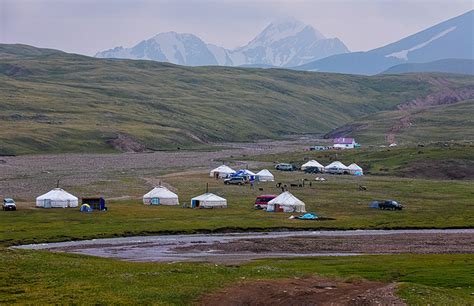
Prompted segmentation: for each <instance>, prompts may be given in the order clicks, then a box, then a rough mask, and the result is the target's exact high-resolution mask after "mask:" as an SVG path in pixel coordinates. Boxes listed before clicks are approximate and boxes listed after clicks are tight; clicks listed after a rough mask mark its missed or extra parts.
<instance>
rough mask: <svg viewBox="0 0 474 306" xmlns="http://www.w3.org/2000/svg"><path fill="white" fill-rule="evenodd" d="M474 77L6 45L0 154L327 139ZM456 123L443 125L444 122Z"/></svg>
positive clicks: (0, 61)
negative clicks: (123, 140) (115, 56)
mask: <svg viewBox="0 0 474 306" xmlns="http://www.w3.org/2000/svg"><path fill="white" fill-rule="evenodd" d="M433 79H442V82H443V84H445V85H444V86H446V87H448V88H451V89H456V88H467V87H470V86H472V84H473V80H474V77H469V76H455V75H436V74H433V75H432V74H429V75H398V76H397V75H382V76H374V77H365V76H351V75H341V74H328V73H308V72H298V71H289V70H283V69H244V68H229V67H181V66H175V65H171V64H163V63H157V62H152V61H133V60H104V59H95V58H90V57H85V56H79V55H72V54H67V53H61V52H54V51H52V50H43V49H36V48H32V47H28V46H21V45H0V113H1V115H0V154H33V153H50V152H55V153H61V152H111V151H113V150H114V148H112V147H111V146H110V145H108V143H107V140H110V139H111V138H114V137H116V136H117V135H118V134H119V133H122V134H126V135H129V136H131V137H132V138H133V139H135V140H137V141H138V142H140V143H142V144H144V145H145V146H146V147H148V148H150V149H153V150H160V149H176V147H178V146H179V147H181V148H194V147H196V146H199V145H202V144H203V143H208V142H222V141H251V140H255V139H262V138H272V139H279V138H282V137H284V136H285V135H294V134H316V135H322V134H324V133H326V132H329V131H330V130H332V129H334V128H337V127H339V126H341V125H344V124H346V123H349V122H352V121H353V120H354V118H361V117H363V116H366V115H370V114H376V113H378V112H380V111H389V110H394V109H395V107H396V105H398V104H401V103H405V102H407V101H411V100H413V99H415V98H419V97H425V96H426V95H428V94H430V93H433V92H436V91H438V90H439V87H438V85H436V84H435V82H433ZM447 122H449V121H447V120H445V123H447Z"/></svg>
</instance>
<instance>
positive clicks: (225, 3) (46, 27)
mask: <svg viewBox="0 0 474 306" xmlns="http://www.w3.org/2000/svg"><path fill="white" fill-rule="evenodd" d="M473 3H474V0H360V1H359V0H277V1H271V0H260V1H258V0H253V1H247V0H155V1H152V0H95V1H93V0H0V42H1V43H24V44H29V45H34V46H38V47H48V48H54V49H60V50H64V51H67V52H74V53H81V54H86V55H94V54H95V53H96V52H98V51H102V50H105V49H109V48H112V47H115V46H124V47H130V46H133V45H135V44H136V43H138V42H140V41H141V40H143V39H147V38H150V37H151V36H153V35H155V34H157V33H159V32H167V31H176V32H182V33H193V34H196V35H197V36H199V37H200V38H201V39H203V40H204V41H205V42H208V43H213V44H217V45H220V46H223V47H226V48H234V47H237V46H241V45H245V44H246V43H247V42H248V41H250V40H251V39H252V38H253V37H254V36H255V35H257V34H258V33H259V32H260V31H261V30H262V29H263V28H264V27H265V26H266V25H267V24H268V23H270V22H271V21H272V20H274V19H276V18H279V17H294V18H297V19H300V20H301V21H303V22H305V23H307V24H310V25H312V26H314V27H315V28H317V29H318V30H319V31H320V32H322V33H323V34H324V35H325V36H327V37H338V38H340V39H341V40H342V41H343V42H344V43H345V44H346V45H347V46H348V47H349V49H350V50H351V51H362V50H370V49H372V48H376V47H379V46H382V45H385V44H387V43H390V42H393V41H396V40H398V39H400V38H403V37H405V36H407V35H410V34H413V33H416V32H418V31H420V30H423V29H425V28H427V27H430V26H432V25H434V24H436V23H439V22H441V21H444V20H446V19H449V18H452V17H455V16H457V15H460V14H462V13H465V12H467V11H469V10H472V9H473Z"/></svg>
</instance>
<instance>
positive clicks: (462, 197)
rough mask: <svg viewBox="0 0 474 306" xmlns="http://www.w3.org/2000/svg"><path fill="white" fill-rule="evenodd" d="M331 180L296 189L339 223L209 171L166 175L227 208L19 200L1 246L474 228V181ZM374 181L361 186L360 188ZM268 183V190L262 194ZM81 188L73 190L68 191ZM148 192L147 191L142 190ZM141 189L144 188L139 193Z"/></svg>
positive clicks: (6, 218)
mask: <svg viewBox="0 0 474 306" xmlns="http://www.w3.org/2000/svg"><path fill="white" fill-rule="evenodd" d="M305 177H306V178H308V179H311V178H312V177H314V176H310V175H305V174H303V173H298V172H294V173H282V172H278V173H276V180H277V181H280V182H284V183H287V184H289V183H291V182H297V181H298V180H300V179H301V178H305ZM327 178H328V181H326V182H324V183H317V182H313V183H312V187H308V186H307V187H305V188H301V189H299V188H295V189H292V190H291V191H292V192H293V194H295V195H296V196H297V197H298V198H300V199H301V200H303V201H304V202H305V203H306V210H307V211H310V212H316V213H318V214H320V215H322V216H327V217H332V218H335V220H328V221H320V222H304V221H300V220H290V219H288V217H289V215H290V214H287V213H267V212H264V211H255V210H254V209H253V203H254V201H255V197H256V196H257V195H259V194H262V193H275V194H279V193H280V192H281V191H280V190H279V189H277V188H276V187H275V185H274V183H262V184H259V185H257V186H256V188H255V189H250V187H249V186H224V185H223V183H222V181H216V180H214V179H212V178H209V177H208V176H207V175H206V174H195V175H181V176H169V177H165V178H164V179H163V181H164V182H165V183H168V184H171V185H172V186H173V187H174V188H176V190H177V192H178V194H179V197H180V202H181V203H182V202H187V203H189V202H190V199H191V198H192V197H193V196H196V195H199V194H201V193H203V192H204V191H205V186H206V183H208V184H209V190H210V191H211V192H214V193H216V194H219V195H222V196H224V197H225V198H227V200H228V208H227V209H214V210H203V209H183V208H181V207H177V206H174V207H166V206H145V205H143V204H141V200H140V199H136V200H124V201H111V202H110V203H109V211H108V212H105V213H101V212H94V213H91V214H84V213H80V212H79V211H78V209H39V208H32V207H33V204H32V203H31V204H20V209H19V210H18V211H17V212H14V213H10V212H4V213H2V222H1V223H0V237H1V239H0V244H2V245H12V244H21V243H33V242H37V243H39V242H46V241H63V240H71V239H72V240H73V239H87V238H99V237H115V236H131V235H151V234H157V233H164V234H166V233H194V232H210V231H219V230H223V229H226V230H229V229H230V230H270V229H275V228H306V229H309V228H321V229H356V228H370V229H374V228H453V227H459V228H462V227H473V226H474V203H473V202H472V182H469V181H468V182H462V181H452V182H446V181H437V180H420V179H404V178H394V177H374V176H366V177H348V176H344V177H343V176H328V177H327ZM359 185H365V186H367V188H368V190H367V191H359V190H358V186H359ZM257 187H262V188H263V189H264V191H259V190H258V188H257ZM69 191H71V192H73V193H74V190H69ZM146 191H147V190H145V189H143V194H144V193H145V192H146ZM137 192H139V191H137ZM373 199H396V200H398V201H400V202H401V203H403V204H404V205H406V209H404V210H403V211H400V212H392V211H380V210H376V209H369V208H368V205H369V203H370V201H371V200H373ZM26 206H27V207H26Z"/></svg>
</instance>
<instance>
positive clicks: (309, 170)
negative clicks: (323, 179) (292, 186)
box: [304, 167, 322, 173]
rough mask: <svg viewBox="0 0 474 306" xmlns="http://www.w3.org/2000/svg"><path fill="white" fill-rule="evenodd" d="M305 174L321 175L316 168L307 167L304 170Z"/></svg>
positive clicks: (319, 170)
mask: <svg viewBox="0 0 474 306" xmlns="http://www.w3.org/2000/svg"><path fill="white" fill-rule="evenodd" d="M304 172H305V173H322V171H321V169H320V168H318V167H308V168H306V169H304Z"/></svg>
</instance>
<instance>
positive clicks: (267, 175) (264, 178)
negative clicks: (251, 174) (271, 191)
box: [255, 169, 275, 182]
mask: <svg viewBox="0 0 474 306" xmlns="http://www.w3.org/2000/svg"><path fill="white" fill-rule="evenodd" d="M255 176H256V177H257V179H258V181H259V182H273V181H275V177H273V174H272V173H271V172H270V171H268V170H267V169H263V170H260V171H259V172H257V174H255Z"/></svg>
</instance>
